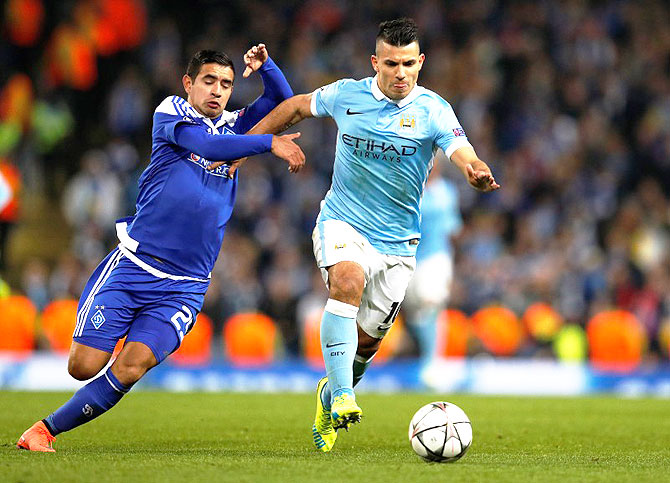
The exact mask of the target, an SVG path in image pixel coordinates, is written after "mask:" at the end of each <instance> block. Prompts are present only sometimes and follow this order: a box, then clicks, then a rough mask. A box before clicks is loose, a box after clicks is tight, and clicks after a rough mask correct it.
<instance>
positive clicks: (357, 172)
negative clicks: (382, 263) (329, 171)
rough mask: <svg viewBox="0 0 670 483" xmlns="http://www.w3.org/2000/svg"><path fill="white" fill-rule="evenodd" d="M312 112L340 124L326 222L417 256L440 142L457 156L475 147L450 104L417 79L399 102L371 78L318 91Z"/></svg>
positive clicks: (389, 250) (388, 249) (385, 248)
mask: <svg viewBox="0 0 670 483" xmlns="http://www.w3.org/2000/svg"><path fill="white" fill-rule="evenodd" d="M311 111H312V114H313V115H314V116H317V117H324V116H330V117H332V118H333V119H334V120H335V122H336V123H337V127H338V133H337V145H336V148H335V163H334V167H333V181H332V185H331V188H330V190H329V191H328V193H327V194H326V197H325V199H324V201H323V203H322V207H321V213H320V214H319V221H324V220H329V219H337V220H342V221H345V222H347V223H349V224H350V225H352V226H353V227H354V228H356V230H358V231H359V232H360V233H361V234H362V235H364V236H365V237H366V238H367V239H368V240H369V241H370V244H372V246H374V247H375V248H376V249H377V250H378V251H379V252H381V253H384V254H389V255H401V256H412V255H414V254H415V252H416V246H417V243H416V241H418V239H420V237H421V234H420V227H419V218H420V216H419V204H420V201H421V195H422V193H423V188H424V185H425V183H426V179H427V177H428V174H429V173H430V170H431V169H432V166H433V156H434V154H435V152H436V150H437V148H442V149H443V150H444V152H445V153H446V154H447V156H448V157H450V156H451V155H452V154H453V152H454V151H456V149H458V148H460V147H463V146H466V145H469V143H468V140H467V137H466V136H465V132H464V131H463V128H462V127H461V125H460V124H459V122H458V119H456V115H455V114H454V111H453V109H452V108H451V106H450V105H449V103H448V102H447V101H445V100H444V99H442V98H441V97H440V96H439V95H437V94H436V93H434V92H432V91H430V90H428V89H425V88H423V87H421V86H418V85H417V86H415V87H414V89H412V91H411V92H410V93H409V94H408V95H407V96H406V97H405V98H404V99H402V100H400V101H393V100H391V99H389V98H387V97H386V96H385V95H384V94H383V93H382V92H381V90H380V89H379V87H378V85H377V78H376V77H374V78H370V77H369V78H366V79H363V80H360V81H356V80H352V79H342V80H339V81H336V82H334V83H332V84H329V85H327V86H324V87H322V88H320V89H317V90H316V91H315V92H314V94H313V95H312V105H311Z"/></svg>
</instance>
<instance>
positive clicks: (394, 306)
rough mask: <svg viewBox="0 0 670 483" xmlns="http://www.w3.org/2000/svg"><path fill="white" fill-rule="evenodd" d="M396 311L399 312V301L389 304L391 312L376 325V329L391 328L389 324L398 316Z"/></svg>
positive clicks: (384, 329)
mask: <svg viewBox="0 0 670 483" xmlns="http://www.w3.org/2000/svg"><path fill="white" fill-rule="evenodd" d="M398 312H400V302H393V303H392V304H391V312H390V313H389V314H388V316H387V317H386V318H385V319H384V322H382V323H381V324H380V325H379V326H378V327H377V330H382V331H386V330H389V329H390V328H391V326H392V325H393V322H395V319H396V317H397V316H398Z"/></svg>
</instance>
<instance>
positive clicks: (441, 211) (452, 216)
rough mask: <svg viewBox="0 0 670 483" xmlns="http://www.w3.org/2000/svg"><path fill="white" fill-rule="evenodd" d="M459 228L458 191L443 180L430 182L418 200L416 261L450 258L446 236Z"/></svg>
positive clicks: (461, 221) (449, 248)
mask: <svg viewBox="0 0 670 483" xmlns="http://www.w3.org/2000/svg"><path fill="white" fill-rule="evenodd" d="M462 226H463V220H462V218H461V212H460V210H459V207H458V189H457V188H456V186H455V185H454V183H452V182H451V181H448V180H446V179H444V178H437V179H435V180H432V179H431V181H429V182H428V184H427V185H426V191H425V193H424V195H423V200H422V201H421V243H420V244H419V249H418V250H417V251H416V260H417V262H421V261H423V260H426V259H428V258H430V257H431V256H432V255H435V254H438V253H445V254H446V255H448V256H449V257H451V255H452V248H451V240H450V237H451V236H452V235H454V234H456V233H458V232H459V231H460V230H461V227H462Z"/></svg>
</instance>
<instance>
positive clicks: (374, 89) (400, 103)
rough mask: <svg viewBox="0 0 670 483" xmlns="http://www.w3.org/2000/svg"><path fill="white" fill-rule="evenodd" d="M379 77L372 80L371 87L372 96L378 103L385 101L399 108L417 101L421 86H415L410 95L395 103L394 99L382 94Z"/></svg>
mask: <svg viewBox="0 0 670 483" xmlns="http://www.w3.org/2000/svg"><path fill="white" fill-rule="evenodd" d="M377 77H378V76H374V77H373V78H372V86H371V88H372V95H373V96H374V97H375V99H377V100H378V101H382V100H385V101H386V102H390V103H391V104H395V105H397V106H398V107H399V108H403V107H405V106H406V105H407V104H409V103H410V102H412V101H413V100H414V99H416V97H417V96H418V95H419V91H420V90H421V86H419V84H415V85H414V87H413V88H412V90H411V91H410V93H409V94H407V95H406V96H405V97H404V98H402V99H400V100H399V101H395V100H393V99H390V98H388V97H386V95H385V94H384V93H383V92H382V90H381V89H380V88H379V84H377Z"/></svg>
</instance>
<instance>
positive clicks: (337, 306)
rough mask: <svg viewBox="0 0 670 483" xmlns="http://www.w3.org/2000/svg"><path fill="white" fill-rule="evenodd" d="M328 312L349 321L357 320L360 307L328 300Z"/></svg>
mask: <svg viewBox="0 0 670 483" xmlns="http://www.w3.org/2000/svg"><path fill="white" fill-rule="evenodd" d="M326 312H330V313H331V314H333V315H339V316H340V317H346V318H348V319H355V318H356V316H357V315H358V307H356V306H355V305H351V304H345V303H344V302H340V301H339V300H335V299H328V302H326Z"/></svg>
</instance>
